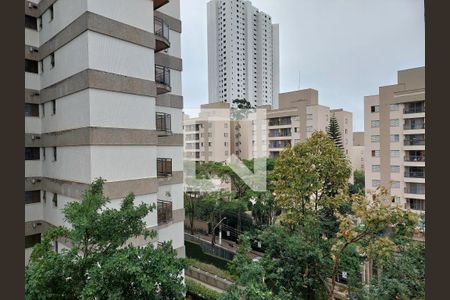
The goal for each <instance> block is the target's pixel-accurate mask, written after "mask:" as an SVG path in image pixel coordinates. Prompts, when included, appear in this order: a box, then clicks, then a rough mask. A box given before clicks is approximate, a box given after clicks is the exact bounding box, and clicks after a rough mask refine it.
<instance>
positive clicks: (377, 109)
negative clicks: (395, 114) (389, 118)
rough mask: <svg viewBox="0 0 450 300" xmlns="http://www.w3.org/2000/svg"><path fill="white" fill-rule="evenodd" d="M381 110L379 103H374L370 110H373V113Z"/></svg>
mask: <svg viewBox="0 0 450 300" xmlns="http://www.w3.org/2000/svg"><path fill="white" fill-rule="evenodd" d="M379 111H380V106H379V105H372V106H371V107H370V112H372V113H377V112H379Z"/></svg>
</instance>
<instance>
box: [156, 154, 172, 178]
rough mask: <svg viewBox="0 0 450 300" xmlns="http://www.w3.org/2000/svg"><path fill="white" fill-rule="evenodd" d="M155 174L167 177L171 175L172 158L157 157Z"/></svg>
mask: <svg viewBox="0 0 450 300" xmlns="http://www.w3.org/2000/svg"><path fill="white" fill-rule="evenodd" d="M156 168H157V173H156V174H157V176H158V177H169V176H172V159H171V158H157V160H156Z"/></svg>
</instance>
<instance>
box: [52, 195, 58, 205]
mask: <svg viewBox="0 0 450 300" xmlns="http://www.w3.org/2000/svg"><path fill="white" fill-rule="evenodd" d="M52 202H53V207H58V194H53V199H52Z"/></svg>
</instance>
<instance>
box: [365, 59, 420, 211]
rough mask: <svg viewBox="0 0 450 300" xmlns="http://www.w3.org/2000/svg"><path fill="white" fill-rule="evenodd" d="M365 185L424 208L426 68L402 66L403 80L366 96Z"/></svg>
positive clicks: (416, 208)
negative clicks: (383, 190)
mask: <svg viewBox="0 0 450 300" xmlns="http://www.w3.org/2000/svg"><path fill="white" fill-rule="evenodd" d="M364 132H365V135H364V145H365V175H366V177H365V178H366V179H365V180H366V189H371V190H374V189H376V188H377V187H378V186H380V185H382V186H384V187H385V188H387V189H388V190H389V191H390V194H391V196H392V197H391V201H392V203H393V204H396V205H399V206H401V207H404V208H406V209H411V210H413V211H417V212H424V211H425V67H420V68H414V69H407V70H401V71H398V83H397V84H394V85H389V86H382V87H380V88H379V95H373V96H366V97H365V98H364Z"/></svg>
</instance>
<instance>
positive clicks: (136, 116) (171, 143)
mask: <svg viewBox="0 0 450 300" xmlns="http://www.w3.org/2000/svg"><path fill="white" fill-rule="evenodd" d="M180 34H181V21H180V1H179V0H170V1H169V0H154V1H151V0H130V1H121V0H79V1H73V0H51V1H37V0H36V1H25V261H27V260H28V258H29V255H30V253H31V247H32V246H33V245H34V244H35V243H37V242H39V241H40V239H41V234H42V233H43V232H45V230H46V229H48V228H50V227H53V226H58V225H65V222H64V216H63V213H62V209H63V208H64V206H65V205H66V204H67V203H69V202H72V201H80V199H81V198H82V193H83V191H84V190H85V189H86V187H87V186H88V184H90V183H91V182H92V181H93V180H94V179H96V178H99V177H102V178H103V179H105V180H106V183H105V185H104V192H105V194H106V196H108V197H109V198H110V199H111V203H110V205H111V207H116V208H118V207H119V205H120V202H121V200H122V199H123V198H124V197H125V196H126V195H127V194H128V193H129V192H133V193H134V194H135V195H136V200H135V201H136V204H138V203H142V202H144V203H148V204H156V207H157V208H156V209H155V210H154V211H153V212H152V213H151V214H149V215H148V216H147V217H146V219H145V221H146V222H147V225H148V227H149V228H151V229H154V230H156V231H157V233H158V234H157V237H156V238H155V239H154V240H143V239H142V238H137V239H135V240H132V241H130V242H132V243H133V244H136V245H144V244H147V243H154V244H157V243H159V242H164V241H168V240H170V241H172V245H173V247H174V249H176V251H177V252H178V254H179V256H184V234H183V221H184V208H183V136H182V133H183V132H182V111H181V109H182V107H183V98H182V93H181V72H182V60H181V49H180ZM55 247H56V249H59V250H61V249H63V248H65V247H68V245H65V244H64V242H63V241H59V242H58V244H57V245H55Z"/></svg>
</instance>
